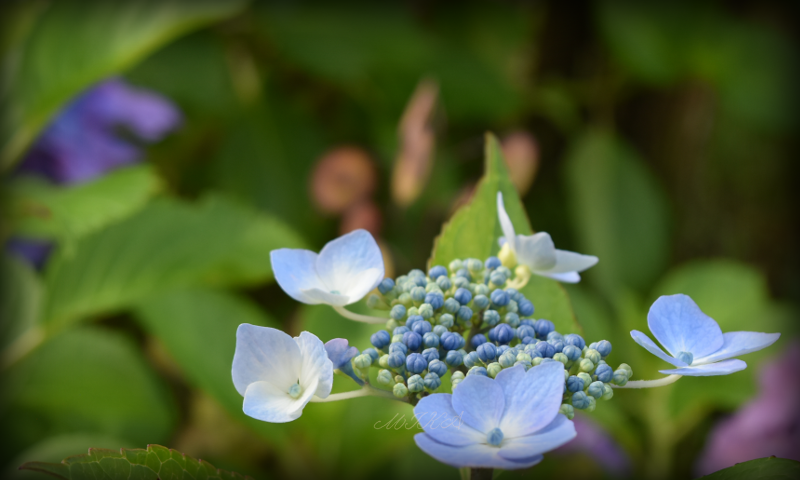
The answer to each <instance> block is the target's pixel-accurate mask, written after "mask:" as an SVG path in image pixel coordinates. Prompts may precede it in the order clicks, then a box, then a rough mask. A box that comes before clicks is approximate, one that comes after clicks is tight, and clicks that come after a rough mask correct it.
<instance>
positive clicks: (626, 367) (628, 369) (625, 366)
mask: <svg viewBox="0 0 800 480" xmlns="http://www.w3.org/2000/svg"><path fill="white" fill-rule="evenodd" d="M617 370H625V371H626V372H627V374H628V378H629V379H630V378H631V377H632V376H633V370H631V366H630V365H628V364H627V363H621V364H620V365H619V367H617Z"/></svg>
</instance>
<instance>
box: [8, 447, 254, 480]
mask: <svg viewBox="0 0 800 480" xmlns="http://www.w3.org/2000/svg"><path fill="white" fill-rule="evenodd" d="M20 468H22V469H26V470H35V471H38V472H43V473H47V474H49V475H51V476H54V477H56V478H62V479H64V480H89V479H98V478H103V479H108V480H179V479H198V480H199V479H203V480H205V479H208V480H228V479H231V480H233V479H245V478H247V479H249V478H250V477H244V476H242V475H239V474H238V473H234V472H226V471H225V470H219V469H217V468H214V466H213V465H211V464H210V463H208V462H206V461H204V460H196V459H194V458H192V457H190V456H188V455H185V454H183V453H181V452H178V451H176V450H172V449H169V448H166V447H162V446H160V445H148V446H147V450H144V449H141V448H136V449H132V450H127V449H124V448H123V449H120V450H119V451H116V450H106V449H103V448H90V449H89V453H88V454H85V455H74V456H71V457H67V458H65V459H64V460H62V461H61V463H44V462H28V463H26V464H24V465H22V466H21V467H20ZM251 480H252V479H251Z"/></svg>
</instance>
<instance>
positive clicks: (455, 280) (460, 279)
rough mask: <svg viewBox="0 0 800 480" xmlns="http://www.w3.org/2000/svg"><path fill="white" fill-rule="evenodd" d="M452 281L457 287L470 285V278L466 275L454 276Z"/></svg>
mask: <svg viewBox="0 0 800 480" xmlns="http://www.w3.org/2000/svg"><path fill="white" fill-rule="evenodd" d="M452 282H453V285H454V286H455V287H456V289H459V288H467V287H469V280H468V279H466V278H464V277H453V278H452Z"/></svg>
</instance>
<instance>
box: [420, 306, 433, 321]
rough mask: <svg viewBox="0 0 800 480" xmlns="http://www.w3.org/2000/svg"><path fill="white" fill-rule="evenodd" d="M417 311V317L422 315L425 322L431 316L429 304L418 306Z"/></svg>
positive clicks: (431, 308)
mask: <svg viewBox="0 0 800 480" xmlns="http://www.w3.org/2000/svg"><path fill="white" fill-rule="evenodd" d="M418 311H419V315H422V318H424V319H425V320H427V319H429V318H431V317H432V316H433V306H432V305H431V304H430V303H423V304H422V305H420V306H419V309H418Z"/></svg>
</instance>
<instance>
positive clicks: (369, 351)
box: [361, 348, 380, 363]
mask: <svg viewBox="0 0 800 480" xmlns="http://www.w3.org/2000/svg"><path fill="white" fill-rule="evenodd" d="M361 353H363V354H364V355H369V356H370V357H371V358H372V363H375V362H377V361H378V358H380V354H379V353H378V351H377V350H375V349H374V348H367V349H365V350H364V351H363V352H361Z"/></svg>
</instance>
